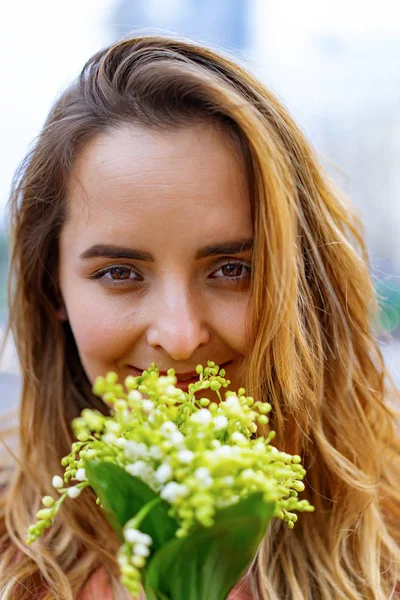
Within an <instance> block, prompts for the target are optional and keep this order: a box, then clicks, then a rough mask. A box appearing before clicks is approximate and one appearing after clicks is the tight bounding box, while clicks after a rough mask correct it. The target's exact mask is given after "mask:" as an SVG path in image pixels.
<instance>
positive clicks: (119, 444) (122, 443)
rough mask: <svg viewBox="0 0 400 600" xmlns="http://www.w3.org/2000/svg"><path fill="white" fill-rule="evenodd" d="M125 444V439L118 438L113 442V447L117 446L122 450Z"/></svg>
mask: <svg viewBox="0 0 400 600" xmlns="http://www.w3.org/2000/svg"><path fill="white" fill-rule="evenodd" d="M126 442H127V439H126V438H123V437H120V438H118V439H117V441H116V442H115V445H116V446H118V448H124V447H125V444H126Z"/></svg>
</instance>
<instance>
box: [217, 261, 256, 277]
mask: <svg viewBox="0 0 400 600" xmlns="http://www.w3.org/2000/svg"><path fill="white" fill-rule="evenodd" d="M219 272H222V277H221V276H217V277H215V273H219ZM212 275H213V276H214V277H213V278H214V279H228V280H233V281H238V280H239V281H241V280H243V279H247V278H248V277H250V275H251V266H250V265H249V264H247V263H244V262H230V263H225V264H224V265H221V266H220V267H219V268H218V269H217V270H216V271H214V273H213V274H212Z"/></svg>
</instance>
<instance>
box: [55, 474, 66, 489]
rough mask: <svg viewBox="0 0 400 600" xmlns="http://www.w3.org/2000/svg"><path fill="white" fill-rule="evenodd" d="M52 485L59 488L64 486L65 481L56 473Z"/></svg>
mask: <svg viewBox="0 0 400 600" xmlns="http://www.w3.org/2000/svg"><path fill="white" fill-rule="evenodd" d="M52 485H53V487H54V488H56V489H58V488H61V487H63V485H64V481H63V480H62V479H61V477H60V476H59V475H54V477H53V481H52Z"/></svg>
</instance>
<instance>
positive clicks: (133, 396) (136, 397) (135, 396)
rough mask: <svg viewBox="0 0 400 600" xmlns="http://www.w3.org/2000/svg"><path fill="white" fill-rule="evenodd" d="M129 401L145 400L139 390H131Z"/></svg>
mask: <svg viewBox="0 0 400 600" xmlns="http://www.w3.org/2000/svg"><path fill="white" fill-rule="evenodd" d="M128 398H129V400H136V401H139V400H141V399H142V398H143V396H142V394H141V393H140V392H139V391H138V390H131V391H130V392H129V394H128Z"/></svg>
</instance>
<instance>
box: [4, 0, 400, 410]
mask: <svg viewBox="0 0 400 600" xmlns="http://www.w3.org/2000/svg"><path fill="white" fill-rule="evenodd" d="M398 10H399V9H398V0H380V2H379V3H372V2H365V0H351V2H349V1H348V0H336V1H335V2H334V3H333V2H329V1H328V0H302V2H298V1H297V0H279V2H278V1H276V0H83V1H82V0H80V1H78V0H69V2H61V1H58V2H54V0H35V2H31V1H30V0H14V1H13V2H12V3H11V2H4V3H2V4H1V8H0V51H1V55H2V56H3V60H2V69H3V85H2V93H1V95H0V130H1V137H0V216H1V217H2V218H1V219H0V221H1V229H0V328H3V327H4V324H5V320H6V317H7V308H6V298H7V293H6V277H7V265H8V251H7V225H6V220H5V218H4V215H5V205H6V201H7V198H8V194H9V190H10V184H11V179H12V176H13V173H14V171H15V169H16V167H17V165H18V164H19V162H20V161H21V160H22V158H23V157H24V155H25V154H26V152H27V151H28V150H29V148H30V145H31V144H32V142H33V140H34V139H35V137H36V135H37V134H38V133H39V131H40V129H41V127H42V125H43V122H44V120H45V117H46V115H47V113H48V111H49V109H50V107H51V105H52V103H53V101H54V99H55V98H56V96H57V95H58V94H59V93H60V91H62V90H63V88H64V87H65V86H67V85H68V83H69V82H70V81H71V80H72V79H73V78H74V77H75V76H76V75H77V74H78V72H79V71H80V69H81V68H82V66H83V64H84V63H85V61H86V60H87V59H88V58H89V56H90V55H91V54H93V53H94V52H96V51H97V50H98V49H99V48H101V47H102V46H104V45H107V44H109V43H111V42H113V41H114V40H117V39H119V38H120V37H123V36H126V35H127V34H128V33H129V32H132V31H134V30H136V29H144V28H146V29H149V30H151V31H159V32H168V31H169V32H175V33H178V34H183V35H186V36H189V37H191V38H193V39H195V40H198V41H200V42H203V43H206V44H210V45H212V46H214V47H221V48H224V49H226V50H228V51H229V52H231V53H232V54H233V55H235V56H236V57H237V58H238V60H239V61H241V62H242V64H244V66H246V67H247V68H248V69H249V70H250V71H252V72H253V73H255V74H256V75H257V76H258V77H260V78H261V79H262V80H263V82H264V83H265V84H266V85H267V86H269V88H270V89H271V90H272V91H273V92H274V93H275V94H276V95H277V96H278V97H279V98H280V100H281V101H282V102H283V103H284V104H285V105H286V107H287V108H288V109H289V111H290V113H291V114H292V116H293V117H294V118H295V120H296V121H297V122H298V124H299V125H300V127H301V128H302V129H303V131H304V132H305V134H306V135H307V137H308V138H309V139H310V140H311V142H312V144H313V145H314V147H315V149H316V150H317V152H318V153H319V156H320V159H321V160H322V161H323V162H324V164H325V166H326V167H327V168H328V170H329V172H330V173H331V175H332V176H333V177H334V179H335V180H336V181H337V182H338V184H339V185H340V186H341V188H342V189H344V190H345V192H346V193H347V194H348V195H349V196H350V197H351V198H352V200H353V202H354V204H355V205H356V207H357V208H358V211H359V214H360V215H361V217H362V219H363V221H364V224H365V228H366V239H367V243H368V247H369V252H370V258H371V269H372V276H373V279H374V282H375V285H376V288H377V291H378V293H379V298H380V304H381V314H382V323H381V326H380V329H379V332H378V334H379V341H380V344H381V346H382V349H383V351H384V354H385V357H386V360H387V363H388V366H389V368H390V370H391V372H392V373H393V375H394V377H395V379H396V380H397V381H398V382H399V384H400V376H399V373H400V111H399V106H400V69H399V65H400V17H399V12H398ZM0 371H1V373H0V383H2V384H3V385H4V386H8V387H7V390H9V397H10V398H12V397H13V395H14V391H15V390H16V389H17V387H16V386H18V364H17V361H16V359H15V355H14V352H13V347H12V344H9V345H8V346H7V348H6V352H5V355H4V357H3V360H2V363H1V364H0ZM2 389H3V390H4V389H6V388H5V387H3V388H2ZM13 390H14V391H13ZM5 395H6V396H7V397H8V393H7V394H5ZM3 396H4V394H3ZM7 403H8V402H7Z"/></svg>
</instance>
